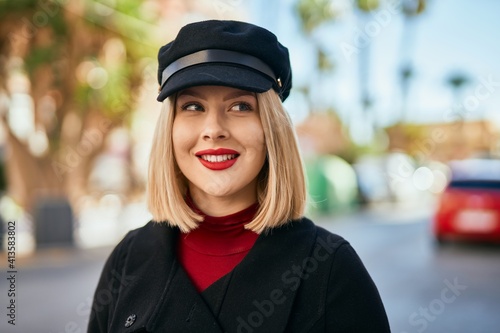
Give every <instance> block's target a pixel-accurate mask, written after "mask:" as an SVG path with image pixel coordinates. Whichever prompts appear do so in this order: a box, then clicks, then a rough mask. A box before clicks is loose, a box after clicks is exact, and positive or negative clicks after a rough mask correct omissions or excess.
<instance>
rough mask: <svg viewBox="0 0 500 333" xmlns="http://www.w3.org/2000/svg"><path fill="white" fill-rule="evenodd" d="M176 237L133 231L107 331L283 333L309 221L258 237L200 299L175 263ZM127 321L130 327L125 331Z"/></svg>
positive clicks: (159, 228) (307, 243)
mask: <svg viewBox="0 0 500 333" xmlns="http://www.w3.org/2000/svg"><path fill="white" fill-rule="evenodd" d="M178 233H179V231H178V229H177V228H174V227H170V226H168V225H167V224H164V223H161V224H160V223H153V222H150V223H148V224H147V225H146V226H144V227H142V228H141V229H139V230H138V231H137V233H136V235H135V237H134V240H133V242H132V244H131V246H130V248H129V249H128V258H127V259H126V262H125V271H124V273H123V274H125V276H126V277H128V281H131V283H129V284H128V285H127V286H122V288H121V290H120V295H119V297H118V300H117V306H116V309H115V312H114V318H113V324H112V325H113V326H111V331H112V332H120V331H123V332H136V331H139V330H141V329H142V330H144V329H145V330H147V331H150V332H157V331H166V330H168V331H169V332H174V331H179V332H187V331H189V332H194V331H203V332H207V333H212V332H213V333H216V332H217V333H220V332H223V331H231V332H234V331H241V332H247V331H251V332H260V331H262V332H282V331H284V329H285V327H286V323H287V322H288V317H289V315H290V312H291V309H292V306H293V302H294V298H295V294H296V291H297V288H298V287H299V285H300V279H299V278H297V274H300V272H301V271H302V267H303V261H304V259H305V258H307V257H308V256H309V255H310V254H311V251H312V248H313V245H314V242H315V238H316V228H315V227H314V225H313V223H312V222H311V221H309V220H307V219H305V218H304V219H301V220H297V221H292V222H290V223H289V224H287V225H285V226H283V227H280V228H276V229H272V230H270V231H269V232H268V233H267V234H262V235H260V236H259V238H258V239H257V241H256V242H255V245H254V246H253V248H252V249H251V250H250V252H249V253H248V254H247V255H246V256H245V258H244V259H243V260H242V261H241V262H240V263H239V264H238V265H237V266H236V267H235V268H234V269H233V270H232V271H231V272H230V273H229V274H227V275H225V276H224V277H222V278H221V279H219V280H217V281H216V282H215V283H214V284H212V285H211V286H210V287H208V288H207V289H206V290H205V291H204V292H203V293H201V294H199V293H198V292H197V291H196V289H195V287H194V286H193V284H192V283H191V281H190V280H189V278H188V277H187V275H186V273H185V271H184V269H183V268H182V267H181V265H180V264H179V262H178V261H177V258H176V255H175V249H176V240H177V238H178ZM297 270H298V271H297ZM299 276H300V275H299ZM235 304H237V306H235ZM130 315H135V318H136V320H135V322H134V324H133V325H132V326H130V327H129V328H125V327H124V324H125V322H126V320H127V318H128V317H129V316H130ZM172 328H173V329H172Z"/></svg>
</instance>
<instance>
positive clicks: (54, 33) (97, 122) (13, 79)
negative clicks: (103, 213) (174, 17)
mask: <svg viewBox="0 0 500 333" xmlns="http://www.w3.org/2000/svg"><path fill="white" fill-rule="evenodd" d="M143 5H144V3H143V2H141V1H133V0H116V1H104V0H102V1H101V2H98V1H92V0H86V1H66V0H57V1H56V0H55V1H36V0H16V1H10V0H0V108H2V109H0V115H1V117H0V123H2V125H4V126H3V127H4V128H5V129H6V132H7V147H8V155H7V158H6V161H5V162H6V167H7V182H8V191H9V193H10V195H11V196H12V197H13V198H14V199H15V200H16V201H17V202H18V203H19V204H20V205H22V206H23V207H25V208H26V209H28V210H30V209H31V208H33V205H34V204H35V202H36V199H37V197H38V196H40V195H43V196H46V195H49V196H51V195H52V196H63V197H69V198H70V199H72V198H74V197H75V196H77V194H79V193H82V191H85V189H86V185H87V183H86V181H87V178H88V174H89V172H90V167H91V165H92V161H93V159H94V157H95V156H96V155H97V154H98V153H99V152H100V151H101V149H102V146H103V143H104V140H105V138H106V136H107V135H108V133H109V132H110V130H111V129H112V128H113V127H114V126H121V125H127V124H128V122H129V115H130V114H131V112H132V110H133V109H134V106H135V102H136V97H137V92H138V89H139V88H140V87H141V83H142V81H143V79H144V75H145V73H150V74H149V75H153V76H154V75H156V73H155V72H154V71H152V70H149V72H148V67H147V62H145V61H144V59H147V57H151V56H154V55H155V52H156V49H155V48H153V47H150V46H149V45H153V43H149V36H150V35H152V32H151V31H148V29H149V28H150V27H152V26H153V25H152V24H150V22H149V21H148V20H153V18H146V17H144V13H145V12H146V11H145V10H144V8H142V6H143ZM151 68H152V67H151ZM23 77H27V78H28V79H29V85H26V87H25V88H23V87H22V86H23V84H20V83H22V82H23V81H22V78H23ZM20 92H21V93H28V94H29V95H30V96H31V99H32V101H33V110H34V119H33V122H34V126H33V128H34V129H35V131H36V135H35V134H34V133H31V134H30V135H29V137H23V136H20V135H19V134H18V133H16V131H15V129H14V128H13V127H12V120H13V118H14V117H16V115H14V114H13V112H15V110H14V107H13V104H15V103H14V102H15V101H16V98H18V95H19V93H20ZM2 98H3V99H4V100H7V101H10V106H9V105H8V103H3V104H2V103H1V100H2ZM26 121H27V122H28V121H29V119H26ZM44 142H45V145H44ZM37 147H38V148H37Z"/></svg>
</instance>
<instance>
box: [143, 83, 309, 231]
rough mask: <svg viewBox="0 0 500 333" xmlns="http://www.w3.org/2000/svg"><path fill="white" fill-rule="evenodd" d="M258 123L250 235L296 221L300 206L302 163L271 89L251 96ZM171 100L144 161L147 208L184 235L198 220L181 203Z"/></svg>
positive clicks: (285, 116) (183, 184) (181, 179)
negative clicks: (259, 161) (262, 156)
mask: <svg viewBox="0 0 500 333" xmlns="http://www.w3.org/2000/svg"><path fill="white" fill-rule="evenodd" d="M257 101H258V106H259V113H260V120H261V123H262V127H263V130H264V135H265V144H266V149H267V160H266V162H265V164H264V166H263V167H262V170H261V172H260V173H259V175H258V186H257V200H258V202H259V210H258V211H257V213H256V214H255V217H254V219H253V220H252V221H251V222H249V223H248V224H247V225H245V228H247V229H250V230H252V231H254V232H256V233H259V234H260V233H262V232H263V231H265V230H266V229H269V228H275V227H278V226H281V225H284V224H286V223H287V222H289V221H291V220H294V219H298V218H300V217H301V216H302V215H303V213H304V208H305V204H306V185H305V177H304V169H303V165H302V159H301V157H300V153H299V149H298V146H297V139H296V136H295V131H294V129H293V126H292V122H291V120H290V118H289V116H288V114H287V113H286V111H285V109H284V108H283V105H282V103H281V100H280V99H279V96H278V94H276V92H275V91H274V90H269V91H267V92H264V93H261V94H257ZM174 117H175V97H173V96H171V97H169V98H168V99H167V100H165V102H163V107H162V110H161V114H160V117H159V120H158V122H157V124H156V129H155V134H154V141H153V146H152V148H151V155H150V158H149V172H148V184H147V201H148V208H149V210H150V212H151V214H152V215H153V220H154V221H158V222H161V221H165V222H167V223H168V224H170V225H172V226H177V227H178V228H179V229H180V230H181V231H182V232H189V231H190V230H193V229H195V228H196V227H197V226H198V223H199V222H201V221H202V220H203V217H202V216H200V215H198V214H197V213H195V212H194V211H193V210H192V209H191V208H189V206H188V205H187V204H186V202H185V200H184V196H185V194H186V189H187V180H186V178H185V177H184V175H183V174H182V173H181V172H180V170H179V167H178V166H177V163H176V161H175V157H174V149H173V143H172V127H173V123H174Z"/></svg>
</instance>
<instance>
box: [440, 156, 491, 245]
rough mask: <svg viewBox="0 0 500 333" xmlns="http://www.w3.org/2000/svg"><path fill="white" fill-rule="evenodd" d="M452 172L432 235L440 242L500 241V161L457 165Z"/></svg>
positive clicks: (463, 162)
mask: <svg viewBox="0 0 500 333" xmlns="http://www.w3.org/2000/svg"><path fill="white" fill-rule="evenodd" d="M451 170H452V178H451V181H450V182H449V184H448V186H447V187H446V189H445V190H444V192H443V194H442V196H441V198H440V201H439V204H438V209H437V212H436V214H435V216H434V224H433V232H434V236H435V237H436V239H437V240H438V242H439V243H442V242H444V241H446V240H449V239H467V240H475V241H482V240H484V241H492V242H500V161H498V160H468V161H462V162H455V163H453V164H451Z"/></svg>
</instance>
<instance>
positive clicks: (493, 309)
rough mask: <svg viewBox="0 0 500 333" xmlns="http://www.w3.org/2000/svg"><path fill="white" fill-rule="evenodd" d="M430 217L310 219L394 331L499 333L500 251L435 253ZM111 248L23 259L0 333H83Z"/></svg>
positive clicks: (395, 212) (375, 214)
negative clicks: (355, 264) (13, 312)
mask: <svg viewBox="0 0 500 333" xmlns="http://www.w3.org/2000/svg"><path fill="white" fill-rule="evenodd" d="M429 216H430V213H428V212H426V211H422V210H417V209H415V208H412V209H409V208H407V209H403V208H392V207H385V208H382V209H377V210H370V211H366V212H357V213H353V214H346V215H342V216H335V217H321V218H315V221H316V222H317V223H318V224H319V225H322V226H324V227H325V228H327V229H329V230H331V231H333V232H336V233H338V234H340V235H342V236H343V237H345V238H346V239H348V240H349V241H350V242H351V244H352V245H353V246H354V248H355V249H356V250H357V252H358V254H359V255H360V257H361V258H362V260H363V261H364V263H365V265H366V267H367V269H368V270H369V272H370V273H371V275H372V277H373V279H374V280H375V283H376V284H377V286H378V288H379V291H380V293H381V296H382V299H383V301H384V303H385V306H386V310H387V313H388V316H389V320H390V323H391V328H392V332H395V333H404V332H406V333H412V332H439V333H444V332H464V333H465V332H475V333H476V332H478V333H487V332H491V333H493V332H499V327H500V318H499V317H498V313H500V283H499V282H498V277H499V276H500V247H499V246H487V245H473V244H457V243H452V244H447V245H446V246H444V247H442V248H439V247H437V246H436V245H435V244H434V242H433V240H432V239H431V236H430V233H429ZM110 250H111V249H110V248H100V249H90V250H72V251H64V250H50V251H49V250H48V251H45V252H44V251H42V252H38V253H37V254H36V255H35V256H33V257H30V258H24V259H20V260H19V261H18V262H19V265H20V266H21V267H20V268H19V273H18V281H17V289H18V298H17V318H16V326H15V327H12V326H11V325H8V324H7V317H6V315H5V311H6V310H5V308H6V305H7V304H6V303H5V302H6V301H7V296H6V295H7V289H8V284H7V281H6V279H5V278H2V279H1V280H0V295H2V296H1V297H0V300H1V302H2V306H1V308H2V315H1V318H2V320H1V321H0V332H2V333H3V332H5V333H8V332H22V333H40V332H41V333H44V332H46V333H63V332H64V333H66V332H71V333H78V332H85V329H86V321H87V317H88V314H89V309H90V302H91V298H92V294H93V289H94V287H95V285H96V283H97V279H98V276H99V273H100V270H101V267H102V265H103V263H104V260H105V258H106V256H107V254H108V253H109V251H110ZM5 262H6V260H2V266H1V267H2V271H3V272H4V276H5V274H6V273H5V272H6V268H5Z"/></svg>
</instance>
